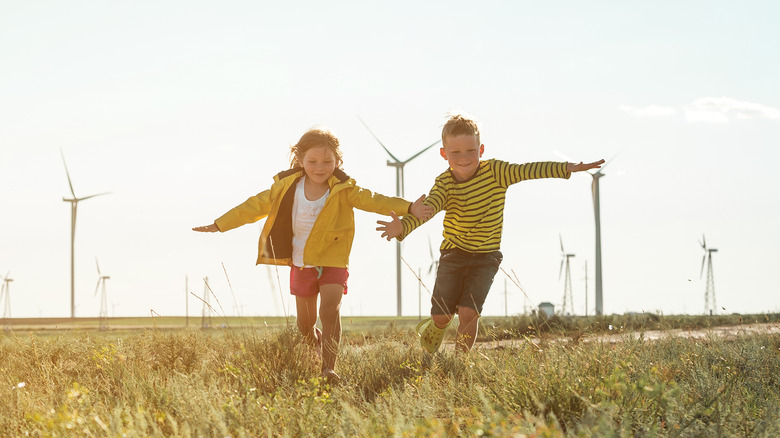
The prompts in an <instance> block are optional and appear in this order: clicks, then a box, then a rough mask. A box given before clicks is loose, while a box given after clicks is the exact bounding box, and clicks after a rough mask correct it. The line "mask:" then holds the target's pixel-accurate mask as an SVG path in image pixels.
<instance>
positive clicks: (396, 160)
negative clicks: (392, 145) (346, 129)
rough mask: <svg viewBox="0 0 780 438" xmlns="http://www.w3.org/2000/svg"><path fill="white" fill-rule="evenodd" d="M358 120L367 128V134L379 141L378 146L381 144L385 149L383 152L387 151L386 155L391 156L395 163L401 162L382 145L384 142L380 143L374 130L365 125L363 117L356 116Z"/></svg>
mask: <svg viewBox="0 0 780 438" xmlns="http://www.w3.org/2000/svg"><path fill="white" fill-rule="evenodd" d="M358 120H360V123H362V124H363V126H365V127H366V129H367V130H368V132H369V134H371V136H372V137H374V140H376V141H377V142H378V143H379V146H382V149H384V150H385V152H387V155H390V158H392V159H393V160H395V162H396V163H400V162H401V160H399V159H398V158H396V157H395V155H393V154H392V153H391V152H390V151H389V150H388V149H387V148H386V147H385V145H384V144H382V142H381V141H380V140H379V138H377V136H376V135H374V132H373V131H371V128H369V127H368V125H366V122H364V121H363V119H361V118H360V116H358Z"/></svg>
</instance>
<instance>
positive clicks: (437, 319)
mask: <svg viewBox="0 0 780 438" xmlns="http://www.w3.org/2000/svg"><path fill="white" fill-rule="evenodd" d="M452 316H453V315H443V314H442V315H431V318H433V323H434V324H436V327H437V328H440V329H442V328H444V327H447V324H449V323H450V321H452Z"/></svg>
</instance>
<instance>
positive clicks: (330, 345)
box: [320, 284, 344, 370]
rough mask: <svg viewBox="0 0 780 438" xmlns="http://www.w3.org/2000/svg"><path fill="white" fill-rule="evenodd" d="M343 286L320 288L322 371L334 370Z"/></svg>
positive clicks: (339, 338) (339, 335)
mask: <svg viewBox="0 0 780 438" xmlns="http://www.w3.org/2000/svg"><path fill="white" fill-rule="evenodd" d="M342 296H344V286H342V285H340V284H324V285H322V286H320V300H321V301H320V321H322V369H323V370H328V369H329V370H333V369H334V368H336V358H337V356H338V351H339V343H340V342H341V297H342Z"/></svg>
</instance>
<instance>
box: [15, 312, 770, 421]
mask: <svg viewBox="0 0 780 438" xmlns="http://www.w3.org/2000/svg"><path fill="white" fill-rule="evenodd" d="M723 318H724V319H725V320H723V321H721V320H713V319H711V318H706V317H655V316H651V315H645V316H642V315H638V316H637V315H628V316H614V317H602V318H590V319H584V318H582V319H556V318H553V319H551V320H535V319H531V318H527V317H514V318H485V321H484V322H485V326H484V329H483V336H482V338H481V341H482V343H481V345H480V346H479V347H478V348H477V349H475V350H474V351H473V352H472V353H471V354H470V355H469V356H468V357H463V356H458V355H455V354H454V353H453V352H452V351H451V350H450V349H443V351H442V352H440V353H437V354H436V355H428V354H427V353H424V352H423V350H422V349H421V348H420V347H419V345H418V344H417V342H416V339H415V337H414V335H413V333H412V329H413V327H414V325H415V324H416V321H417V318H407V319H402V320H397V319H396V318H374V319H362V318H361V319H358V318H353V319H351V320H350V318H344V326H345V336H344V339H343V343H342V349H341V353H340V361H339V364H338V371H339V373H340V374H341V375H342V378H343V383H342V384H340V385H338V386H335V387H330V386H328V385H327V384H325V383H324V382H322V381H320V379H319V378H318V377H317V376H319V373H318V370H319V365H318V363H317V360H316V356H315V355H314V353H313V352H312V351H311V350H310V349H309V348H307V347H306V346H303V345H301V343H300V336H299V335H298V334H297V333H296V331H297V330H296V329H294V328H293V327H292V326H290V325H287V324H286V323H285V321H284V319H283V318H282V320H272V321H269V320H267V319H265V320H263V319H260V320H258V321H255V322H250V321H247V320H236V321H232V322H231V321H230V320H227V321H223V322H224V323H225V324H226V327H225V328H222V329H213V330H199V329H195V328H190V329H182V328H181V327H182V326H183V324H175V323H176V322H183V318H182V320H181V321H179V320H170V321H168V322H169V323H170V324H162V323H161V321H160V320H157V321H154V323H153V324H152V327H154V326H155V325H157V327H158V328H157V329H155V328H148V327H149V324H148V323H149V322H150V321H149V318H146V319H145V321H144V319H140V320H137V321H131V320H128V321H123V322H124V323H126V324H122V326H123V327H132V326H134V327H147V328H136V329H125V328H123V329H121V330H120V329H110V330H106V331H98V330H97V327H98V325H97V321H95V325H94V326H92V328H89V329H65V328H64V327H59V328H57V329H48V330H41V327H38V328H36V329H29V330H22V329H14V331H11V332H6V333H5V334H4V335H3V336H0V398H1V399H2V400H3V401H4V402H3V403H1V404H0V430H2V431H5V432H3V435H10V436H14V435H18V436H28V435H29V436H236V437H238V436H421V435H422V436H456V435H466V436H522V435H526V436H593V435H597V436H779V435H780V419H779V418H780V377H778V376H780V335H778V334H777V331H770V330H766V331H764V332H762V331H759V332H756V333H746V332H745V333H743V332H736V333H733V334H731V335H729V336H725V337H724V336H720V335H716V334H714V332H705V335H703V336H701V337H681V336H675V335H671V334H670V335H668V336H661V337H660V338H659V339H657V340H652V341H651V340H649V339H648V338H646V337H645V336H637V334H643V333H645V332H646V331H649V330H661V331H662V332H663V331H669V332H670V333H671V332H672V330H674V329H678V328H687V329H689V330H690V329H694V328H698V327H707V326H712V325H715V324H713V322H719V324H717V325H724V323H728V322H733V323H734V324H740V323H741V324H753V325H761V326H762V327H766V328H776V327H777V325H778V316H777V315H753V316H739V315H730V316H728V317H723ZM732 318H733V319H732ZM82 322H83V321H82ZM190 323H191V325H192V323H193V321H192V320H191V321H190ZM198 323H199V321H198ZM213 323H214V324H213V325H216V324H221V323H219V322H218V321H213ZM757 323H758V324H757ZM266 324H267V325H266ZM114 325H116V326H119V325H120V321H111V326H114ZM177 325H178V327H180V328H177V329H173V328H164V327H168V326H177ZM610 326H611V327H612V329H611V330H610ZM20 327H21V326H20ZM451 331H452V330H451ZM605 333H616V334H617V336H618V337H619V338H620V342H602V341H601V340H600V339H601V338H600V335H602V334H605ZM706 333H709V334H706ZM583 339H589V340H590V342H581V341H582V340H583ZM501 340H514V342H513V343H512V345H513V346H512V347H511V348H508V347H504V346H502V345H501V344H500V343H499V341H501ZM445 342H446V341H445Z"/></svg>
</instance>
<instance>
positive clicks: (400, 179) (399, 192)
mask: <svg viewBox="0 0 780 438" xmlns="http://www.w3.org/2000/svg"><path fill="white" fill-rule="evenodd" d="M358 119H359V120H360V123H362V124H363V126H365V127H366V129H367V130H368V132H369V133H370V134H371V136H372V137H374V140H376V141H377V143H379V146H382V149H384V150H385V152H387V155H390V158H392V159H393V160H392V161H390V160H387V165H388V166H390V167H395V196H397V197H399V198H403V197H404V166H405V165H406V163H408V162H410V161H412V160H414V159H415V158H417V157H419V156H420V155H421V154H422V153H423V152H425V151H427V150H428V149H430V148H432V147H434V146H436V145H437V144H438V143H440V142H441V140H436V141H435V142H433V143H432V144H430V145H429V146H427V147H425V148H424V149H422V150H421V151H419V152H417V153H416V154H414V155H412V156H411V157H409V158H407V159H406V160H405V161H401V160H399V159H398V158H396V157H395V155H393V154H392V152H390V151H389V150H388V149H387V148H386V147H385V145H384V144H382V141H380V140H379V138H377V136H376V135H374V133H373V132H372V131H371V128H369V127H368V125H366V122H364V121H363V119H361V118H360V117H358ZM395 282H396V294H397V304H398V316H401V242H399V241H398V240H396V242H395Z"/></svg>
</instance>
